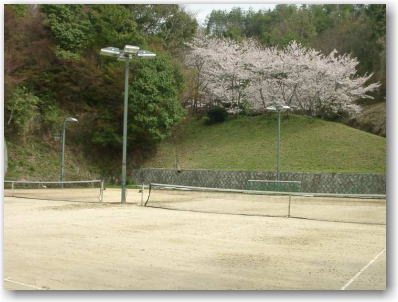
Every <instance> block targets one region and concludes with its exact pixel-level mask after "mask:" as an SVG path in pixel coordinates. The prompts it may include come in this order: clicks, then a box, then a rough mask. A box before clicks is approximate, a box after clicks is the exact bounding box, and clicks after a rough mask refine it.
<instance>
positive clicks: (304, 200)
mask: <svg viewBox="0 0 398 302" xmlns="http://www.w3.org/2000/svg"><path fill="white" fill-rule="evenodd" d="M385 198H386V196H385V195H358V194H326V193H325V194H323V193H302V192H275V191H260V190H259V191H256V190H234V189H221V188H205V187H192V186H180V185H170V184H158V183H151V184H150V185H149V190H148V191H147V196H146V198H145V202H144V206H147V207H154V208H163V209H169V210H180V211H193V212H202V213H216V214H233V215H247V216H269V217H291V218H300V219H310V220H320V221H333V222H353V223H364V224H386V199H385Z"/></svg>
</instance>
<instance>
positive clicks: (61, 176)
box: [60, 117, 78, 187]
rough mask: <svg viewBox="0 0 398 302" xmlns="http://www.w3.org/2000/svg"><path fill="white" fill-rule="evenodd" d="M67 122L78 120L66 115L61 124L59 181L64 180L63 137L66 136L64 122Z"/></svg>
mask: <svg viewBox="0 0 398 302" xmlns="http://www.w3.org/2000/svg"><path fill="white" fill-rule="evenodd" d="M67 122H78V120H77V119H76V118H74V117H67V118H65V119H64V122H63V125H62V142H61V175H60V181H61V182H62V181H64V167H65V165H64V159H65V137H66V123H67ZM63 186H64V185H63V183H61V187H63Z"/></svg>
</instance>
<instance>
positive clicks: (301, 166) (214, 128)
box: [144, 114, 386, 173]
mask: <svg viewBox="0 0 398 302" xmlns="http://www.w3.org/2000/svg"><path fill="white" fill-rule="evenodd" d="M281 128H282V143H281V171H307V172H310V171H313V172H353V173H385V166H386V140H385V138H384V137H380V136H376V135H373V134H370V133H367V132H364V131H361V130H357V129H354V128H351V127H348V126H345V125H343V124H340V123H335V122H328V121H324V120H320V119H313V118H309V117H304V116H297V115H285V116H284V117H283V119H282V123H281ZM175 152H177V161H178V163H179V168H181V169H227V170H267V171H273V170H274V169H275V167H276V116H275V115H272V114H270V115H262V116H255V117H238V118H234V119H230V120H228V121H226V122H224V123H220V124H215V125H210V126H208V125H205V123H204V122H203V120H202V119H200V120H197V119H193V118H189V119H187V120H186V121H185V122H184V123H183V124H180V126H179V130H178V134H177V135H176V139H175V143H173V140H172V139H168V140H166V141H164V142H163V143H161V144H160V146H159V148H158V151H157V153H156V155H155V156H154V157H153V158H151V160H148V161H146V162H145V165H144V166H145V167H157V168H173V169H174V168H176V167H177V166H176V157H175Z"/></svg>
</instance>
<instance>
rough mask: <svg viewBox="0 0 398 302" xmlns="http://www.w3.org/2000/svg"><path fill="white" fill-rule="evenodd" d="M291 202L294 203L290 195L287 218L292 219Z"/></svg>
mask: <svg viewBox="0 0 398 302" xmlns="http://www.w3.org/2000/svg"><path fill="white" fill-rule="evenodd" d="M291 201H292V195H291V194H289V207H288V210H287V218H290V204H291Z"/></svg>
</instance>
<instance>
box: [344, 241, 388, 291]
mask: <svg viewBox="0 0 398 302" xmlns="http://www.w3.org/2000/svg"><path fill="white" fill-rule="evenodd" d="M385 251H386V249H385V248H384V249H382V250H381V251H380V252H379V253H378V254H377V255H376V256H375V257H373V259H372V260H370V261H369V262H368V264H366V265H365V266H364V267H363V268H361V269H360V270H359V272H358V273H356V274H355V276H354V277H352V278H351V279H350V280H349V281H348V282H347V283H346V284H345V285H344V286H343V287H342V288H341V289H340V290H345V289H346V288H347V287H348V286H350V284H351V283H352V282H354V281H355V279H357V278H358V277H359V276H360V275H361V274H362V273H363V272H364V271H365V270H366V269H367V268H368V267H369V266H370V265H372V263H373V262H375V261H376V260H377V258H379V257H380V255H381V254H383V253H384V252H385Z"/></svg>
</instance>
